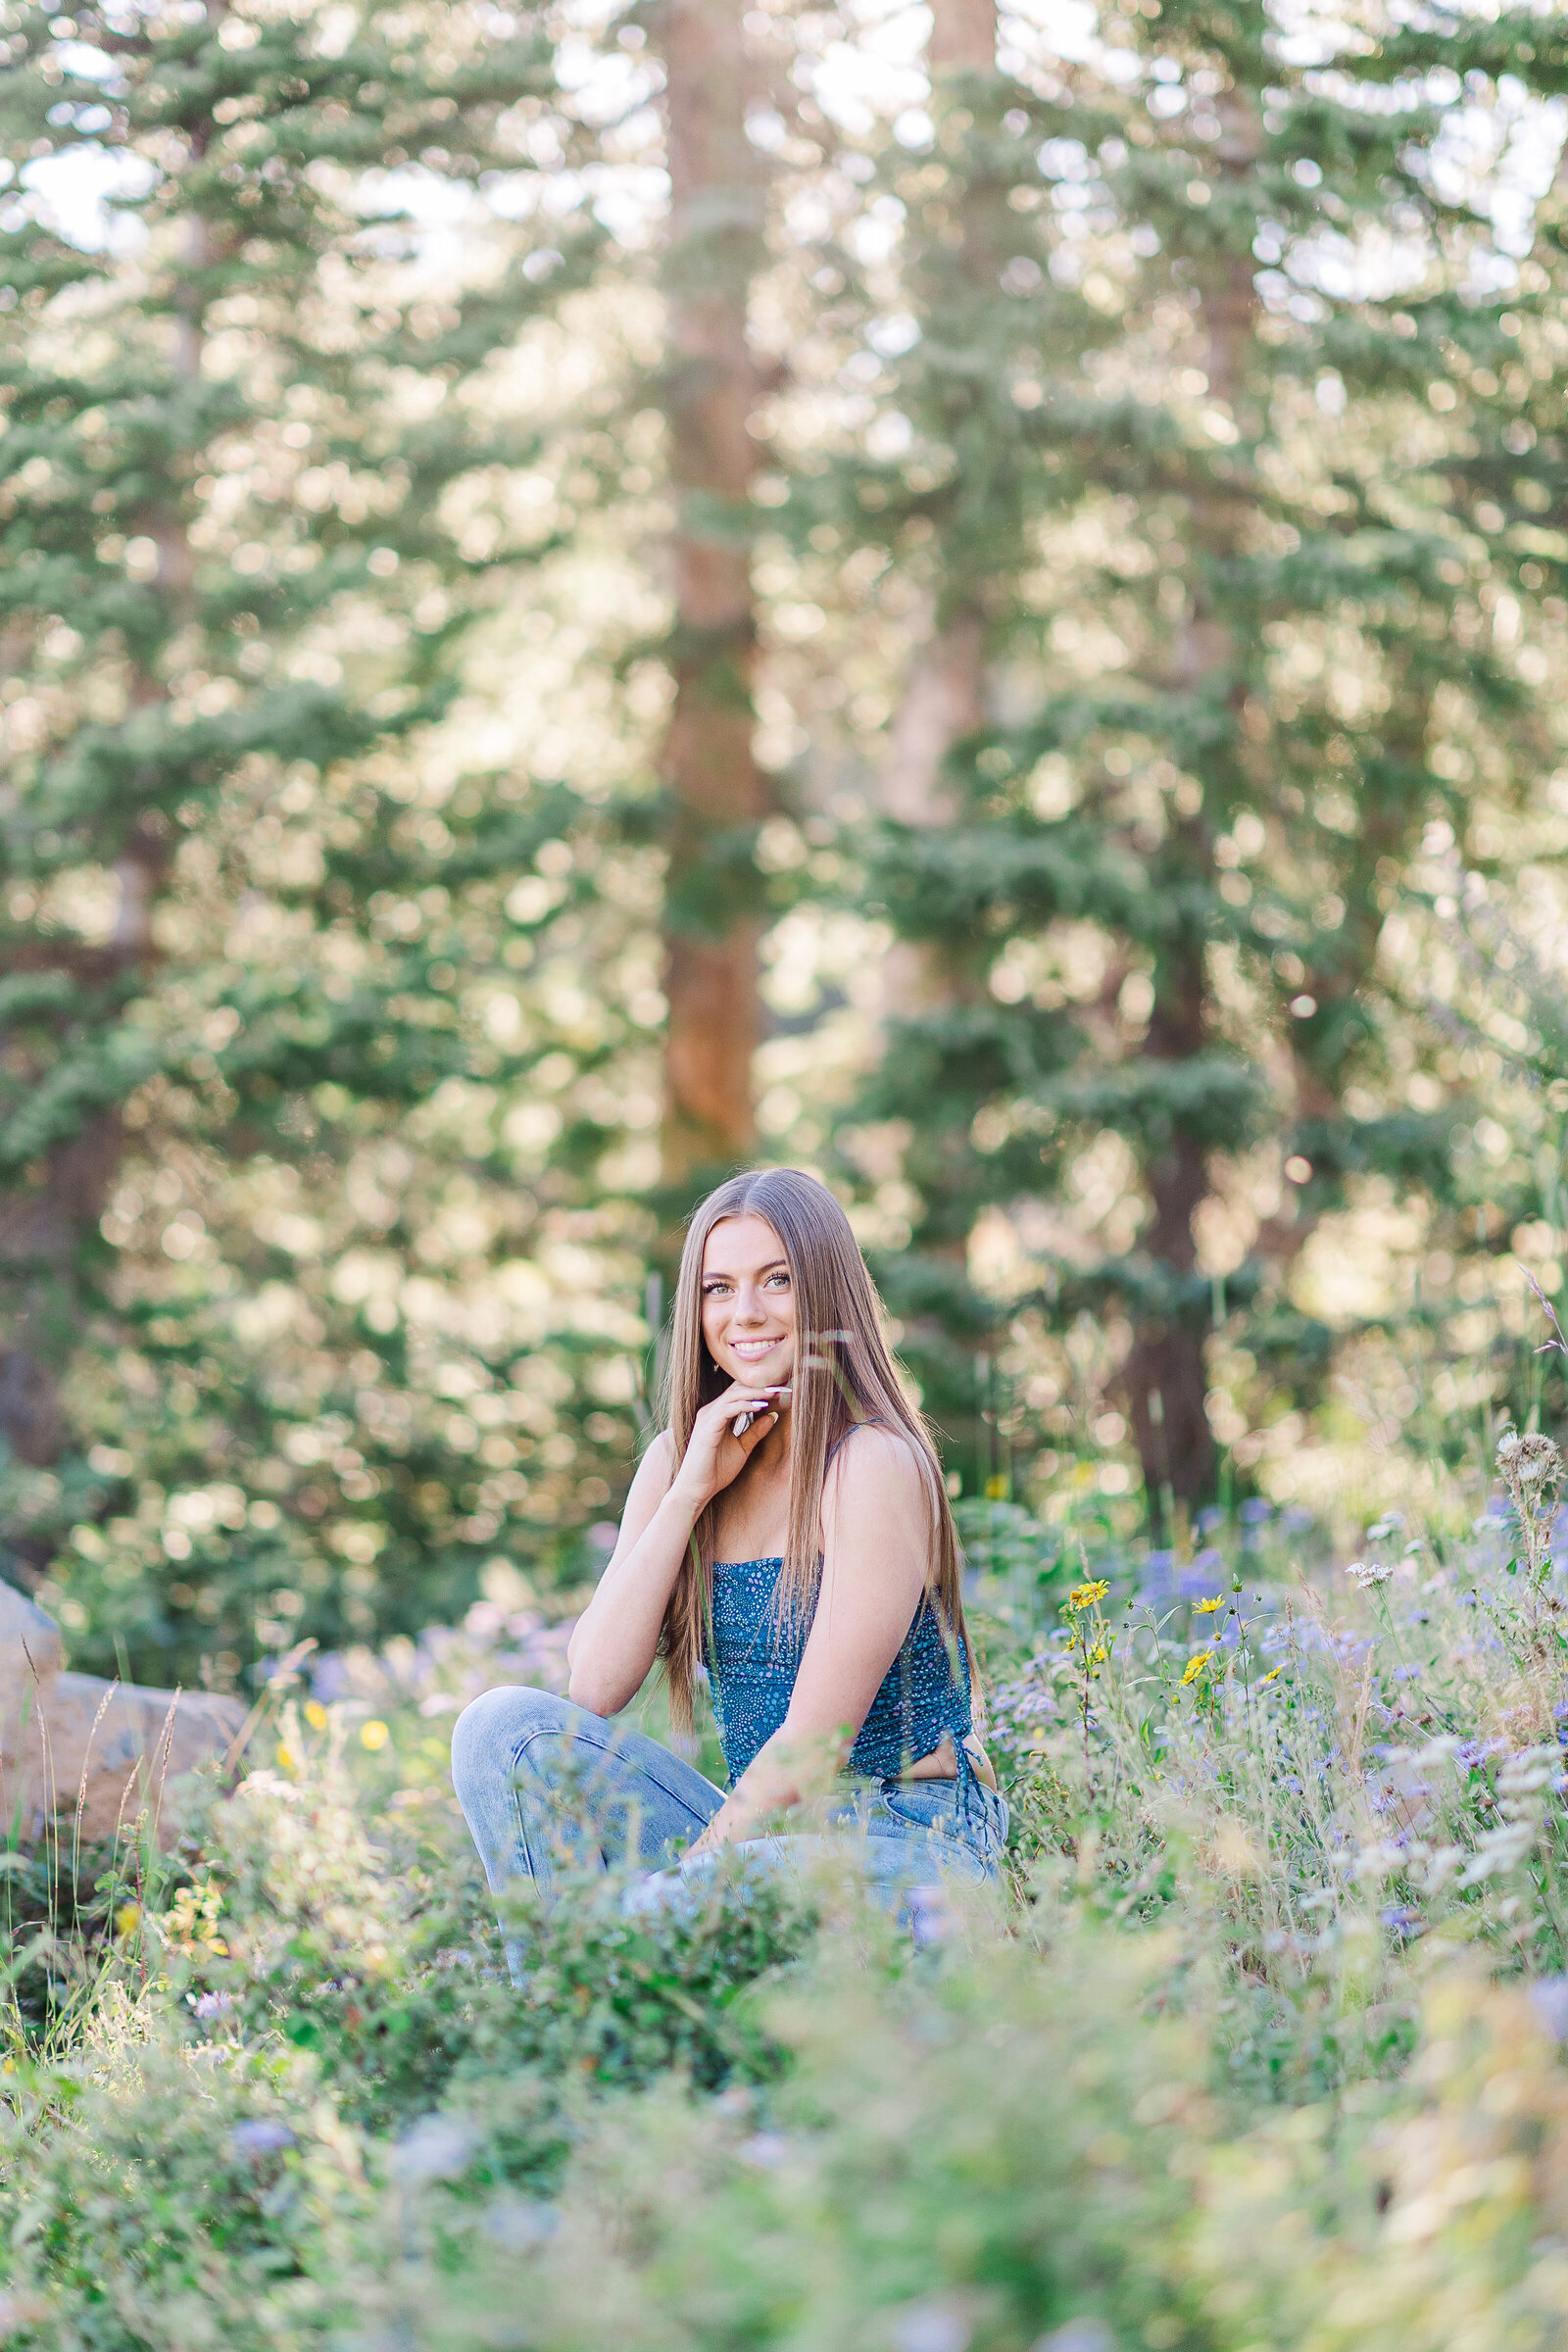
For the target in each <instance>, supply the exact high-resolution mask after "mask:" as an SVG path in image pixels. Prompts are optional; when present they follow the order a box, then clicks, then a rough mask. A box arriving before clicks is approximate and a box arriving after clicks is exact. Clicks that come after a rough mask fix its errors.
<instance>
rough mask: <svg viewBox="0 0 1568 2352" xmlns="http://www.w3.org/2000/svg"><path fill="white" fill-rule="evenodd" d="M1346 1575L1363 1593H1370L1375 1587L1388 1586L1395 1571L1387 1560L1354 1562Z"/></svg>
mask: <svg viewBox="0 0 1568 2352" xmlns="http://www.w3.org/2000/svg"><path fill="white" fill-rule="evenodd" d="M1345 1573H1346V1575H1347V1576H1348V1578H1349V1579H1350V1581H1351V1583H1352V1584H1357V1585H1359V1586H1360V1588H1361V1590H1362V1592H1363V1593H1370V1592H1371V1591H1372V1589H1373V1588H1374V1586H1377V1585H1386V1584H1387V1583H1388V1581H1389V1579H1390V1577H1391V1576H1392V1575H1393V1574H1394V1570H1393V1569H1392V1568H1391V1567H1390V1565H1389V1563H1388V1561H1387V1560H1352V1561H1351V1562H1350V1564H1349V1566H1348V1568H1347V1570H1346V1571H1345Z"/></svg>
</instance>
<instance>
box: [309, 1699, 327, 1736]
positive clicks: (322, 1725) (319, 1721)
mask: <svg viewBox="0 0 1568 2352" xmlns="http://www.w3.org/2000/svg"><path fill="white" fill-rule="evenodd" d="M305 1720H306V1722H307V1723H308V1724H309V1725H310V1727H311V1729H312V1731H313V1732H324V1731H325V1729H326V1709H325V1708H324V1707H323V1706H322V1704H321V1702H320V1700H319V1698H308V1699H307V1700H306V1701H305Z"/></svg>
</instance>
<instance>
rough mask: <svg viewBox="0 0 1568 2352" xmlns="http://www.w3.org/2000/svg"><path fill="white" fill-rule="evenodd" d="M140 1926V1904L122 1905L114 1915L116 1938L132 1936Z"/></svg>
mask: <svg viewBox="0 0 1568 2352" xmlns="http://www.w3.org/2000/svg"><path fill="white" fill-rule="evenodd" d="M140 1926H141V1905H140V1903H122V1904H121V1906H120V1908H119V1910H118V1911H117V1912H116V1913H115V1934H116V1935H117V1936H134V1935H135V1933H136V1930H137V1929H138V1928H139V1927H140Z"/></svg>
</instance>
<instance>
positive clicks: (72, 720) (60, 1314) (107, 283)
mask: <svg viewBox="0 0 1568 2352" xmlns="http://www.w3.org/2000/svg"><path fill="white" fill-rule="evenodd" d="M0 26H3V29H4V33H5V42H6V46H5V56H4V65H3V69H0V142H3V146H0V152H3V155H4V157H5V159H7V160H6V161H5V162H4V163H0V417H3V426H4V429H3V432H0V710H3V717H0V734H3V742H4V759H3V763H0V1547H3V1558H0V1573H3V1574H4V1575H5V1576H7V1577H8V1578H10V1579H11V1581H13V1582H14V1583H17V1584H19V1585H21V1586H23V1587H24V1588H25V1589H26V1590H28V1591H30V1592H33V1593H36V1594H37V1596H38V1597H39V1598H40V1599H41V1600H42V1601H43V1603H44V1605H45V1606H46V1607H48V1608H49V1609H50V1610H51V1611H53V1612H54V1614H55V1615H56V1616H57V1617H58V1618H59V1619H60V1620H61V1622H62V1624H63V1626H64V1628H65V1630H66V1635H67V1640H68V1642H69V1644H70V1648H71V1651H72V1654H73V1662H74V1663H77V1664H79V1665H83V1666H90V1667H92V1668H94V1669H95V1670H98V1671H104V1672H113V1671H115V1670H116V1668H117V1666H118V1667H119V1668H120V1669H121V1670H123V1671H129V1672H130V1673H132V1674H134V1675H135V1676H137V1677H138V1678H140V1679H142V1680H146V1681H161V1682H167V1681H171V1680H172V1679H174V1678H175V1677H178V1678H181V1679H183V1680H184V1681H186V1682H197V1681H203V1682H207V1683H209V1684H211V1685H213V1686H215V1687H218V1688H230V1687H234V1686H236V1685H238V1686H240V1687H242V1688H244V1687H248V1685H249V1684H250V1682H251V1681H252V1679H253V1677H254V1676H255V1674H256V1672H257V1668H258V1664H259V1662H264V1661H266V1660H267V1659H268V1658H270V1657H272V1656H275V1655H276V1654H277V1653H279V1652H283V1651H287V1650H288V1649H289V1648H290V1647H292V1646H293V1645H295V1644H296V1643H298V1642H301V1641H304V1640H313V1639H314V1640H315V1641H316V1642H318V1643H319V1644H320V1646H321V1649H322V1650H323V1651H329V1650H334V1649H342V1648H344V1647H345V1646H352V1645H355V1644H373V1643H383V1642H386V1641H387V1640H388V1639H389V1638H396V1637H398V1636H400V1635H405V1634H408V1633H412V1632H416V1631H417V1630H418V1629H420V1628H422V1627H425V1626H427V1625H430V1624H432V1623H438V1622H446V1623H449V1624H450V1623H453V1622H455V1621H456V1619H457V1618H458V1617H459V1616H461V1615H462V1614H463V1613H464V1612H465V1611H466V1610H469V1609H470V1608H471V1606H472V1605H473V1604H474V1603H475V1602H478V1603H480V1605H481V1607H488V1608H490V1609H492V1610H493V1611H495V1612H497V1613H498V1615H499V1613H501V1612H505V1611H507V1610H512V1611H516V1610H517V1609H519V1608H520V1607H522V1606H524V1605H525V1604H526V1605H529V1606H532V1605H534V1604H536V1603H537V1604H540V1605H542V1606H543V1607H544V1608H545V1610H546V1613H547V1614H549V1613H552V1612H555V1613H559V1612H560V1611H562V1610H564V1609H566V1608H568V1607H569V1606H570V1603H571V1596H572V1594H573V1593H574V1592H576V1591H578V1590H580V1588H581V1586H582V1584H583V1583H584V1581H585V1580H587V1579H590V1578H591V1577H592V1576H593V1575H594V1574H595V1573H596V1572H597V1568H598V1566H599V1565H600V1564H601V1562H602V1560H603V1558H604V1556H605V1552H606V1549H607V1547H608V1545H609V1544H610V1542H611V1541H613V1521H614V1517H615V1513H616V1511H617V1508H618V1505H619V1502H620V1499H621V1496H622V1495H623V1493H624V1490H625V1487H626V1484H627V1482H628V1479H629V1476H630V1473H631V1470H632V1468H633V1466H634V1462H635V1459H636V1455H637V1451H638V1447H639V1445H640V1444H641V1442H642V1440H643V1438H644V1436H645V1434H646V1432H647V1430H648V1428H649V1425H650V1414H651V1412H652V1410H653V1403H652V1391H653V1386H654V1383H655V1379H656V1374H657V1359H658V1354H659V1332H660V1326H661V1322H662V1313H663V1303H664V1301H665V1299H666V1298H667V1296H668V1287H669V1281H670V1276H671V1271H672V1266H673V1261H674V1257H675V1255H676V1253H677V1252H678V1245H679V1231H680V1222H681V1218H682V1216H683V1215H684V1213H685V1211H686V1209H687V1208H688V1207H689V1206H690V1204H691V1202H692V1201H693V1200H694V1199H695V1198H696V1197H697V1196H698V1194H699V1193H700V1192H701V1191H703V1190H704V1189H705V1188H706V1187H707V1186H708V1185H709V1184H710V1183H711V1182H712V1181H714V1180H715V1179H716V1178H717V1177H718V1176H720V1175H722V1174H724V1173H726V1172H727V1171H729V1170H730V1169H731V1168H733V1167H734V1166H736V1165H738V1164H744V1163H747V1162H750V1161H752V1160H757V1159H760V1160H768V1161H779V1160H786V1161H789V1162H791V1163H794V1164H798V1165H801V1166H805V1167H809V1168H810V1169H812V1170H814V1171H815V1172H817V1173H818V1174H819V1175H821V1176H822V1177H823V1178H824V1179H825V1180H826V1181H827V1182H828V1183H830V1184H831V1185H832V1186H833V1187H834V1188H835V1190H836V1191H837V1192H838V1193H839V1195H840V1197H841V1198H842V1199H843V1201H845V1203H846V1205H847V1206H848V1208H849V1210H850V1213H851V1215H852V1217H853V1218H854V1221H855V1225H856V1229H857V1232H858V1235H859V1237H860V1239H861V1241H862V1244H863V1246H864V1248H865V1250H866V1251H867V1253H868V1255H869V1257H870V1259H871V1261H872V1264H873V1266H874V1268H875V1270H876V1272H877V1275H878V1278H879V1280H880V1282H881V1283H882V1285H883V1289H884V1293H885V1296H886V1298H887V1299H888V1302H889V1307H890V1311H891V1313H892V1315H893V1317H894V1319H895V1337H896V1340H897V1343H898V1346H899V1348H900V1350H901V1352H902V1354H903V1357H904V1360H905V1362H906V1364H907V1367H908V1369H909V1372H910V1374H911V1377H912V1379H913V1380H914V1381H915V1383H916V1384H917V1385H918V1388H919V1391H920V1394H921V1397H922V1399H923V1402H924V1405H925V1408H926V1410H927V1411H928V1412H929V1413H930V1414H931V1415H932V1416H933V1418H934V1420H935V1421H936V1423H937V1425H938V1427H939V1429H940V1431H941V1433H942V1437H943V1441H944V1446H945V1449H946V1459H947V1462H948V1466H949V1473H950V1485H951V1486H952V1488H953V1491H954V1493H955V1495H956V1496H958V1497H959V1499H960V1502H961V1504H962V1507H963V1513H964V1517H965V1524H966V1526H967V1528H968V1531H969V1533H970V1537H971V1540H972V1542H973V1543H974V1544H976V1545H977V1546H982V1547H983V1546H984V1545H986V1544H990V1545H991V1547H992V1553H991V1557H992V1565H994V1566H995V1565H998V1564H1000V1565H1002V1566H1003V1567H1005V1558H1006V1545H1007V1544H1008V1543H1009V1542H1010V1541H1012V1540H1013V1538H1014V1537H1017V1536H1019V1532H1020V1531H1022V1530H1033V1531H1034V1534H1033V1536H1032V1537H1031V1543H1033V1544H1034V1545H1035V1549H1034V1550H1033V1551H1032V1552H1031V1555H1030V1556H1031V1558H1036V1557H1038V1556H1039V1549H1038V1537H1039V1534H1040V1531H1045V1533H1046V1535H1047V1536H1048V1537H1050V1538H1052V1541H1053V1542H1054V1544H1055V1545H1056V1550H1055V1553H1054V1556H1056V1557H1058V1558H1059V1559H1060V1560H1061V1561H1062V1562H1063V1563H1064V1564H1065V1566H1066V1567H1067V1568H1068V1569H1069V1570H1071V1569H1073V1568H1074V1564H1075V1561H1076V1560H1077V1559H1078V1558H1080V1557H1081V1556H1082V1555H1081V1554H1080V1553H1077V1552H1075V1550H1074V1546H1075V1545H1076V1544H1079V1543H1080V1542H1088V1541H1090V1540H1091V1538H1092V1542H1093V1545H1094V1547H1095V1548H1096V1553H1097V1557H1098V1556H1101V1555H1102V1554H1103V1550H1104V1548H1105V1546H1107V1545H1109V1546H1120V1547H1122V1548H1123V1549H1124V1550H1126V1551H1129V1552H1131V1553H1135V1554H1137V1555H1138V1556H1139V1557H1143V1556H1145V1554H1146V1553H1148V1554H1150V1555H1152V1557H1153V1558H1154V1559H1155V1561H1156V1562H1159V1561H1164V1562H1166V1563H1167V1564H1168V1563H1169V1562H1170V1561H1171V1560H1172V1559H1174V1561H1175V1563H1176V1565H1177V1566H1178V1568H1179V1566H1180V1564H1181V1563H1182V1561H1184V1560H1190V1559H1191V1557H1192V1554H1193V1550H1194V1547H1195V1546H1196V1545H1198V1544H1201V1543H1202V1542H1204V1541H1206V1540H1207V1538H1208V1536H1209V1535H1210V1534H1211V1533H1212V1532H1213V1531H1215V1530H1216V1529H1218V1528H1219V1527H1220V1525H1221V1524H1222V1523H1224V1522H1231V1521H1240V1523H1241V1524H1242V1525H1243V1526H1245V1527H1251V1528H1254V1529H1255V1528H1258V1527H1260V1526H1262V1525H1263V1524H1264V1523H1267V1524H1268V1525H1269V1526H1271V1527H1272V1528H1274V1529H1275V1530H1277V1531H1279V1533H1278V1537H1277V1540H1278V1541H1279V1542H1281V1543H1288V1542H1296V1543H1299V1544H1306V1545H1310V1544H1312V1543H1313V1542H1321V1543H1330V1542H1333V1541H1334V1540H1336V1538H1338V1537H1341V1536H1344V1535H1345V1534H1346V1532H1347V1531H1348V1530H1350V1529H1352V1528H1354V1527H1355V1526H1357V1525H1364V1523H1365V1521H1366V1520H1367V1519H1368V1518H1370V1517H1372V1516H1373V1515H1374V1514H1375V1513H1377V1512H1381V1511H1385V1510H1387V1509H1389V1508H1390V1507H1398V1508H1411V1509H1414V1510H1416V1511H1418V1512H1420V1513H1422V1514H1423V1515H1424V1517H1425V1519H1426V1520H1427V1521H1428V1522H1429V1523H1432V1524H1439V1525H1442V1524H1447V1525H1449V1526H1452V1527H1454V1528H1456V1529H1467V1528H1468V1527H1469V1525H1470V1522H1471V1520H1472V1519H1473V1518H1474V1517H1475V1515H1476V1513H1477V1512H1479V1511H1480V1510H1481V1509H1482V1508H1483V1506H1484V1504H1485V1501H1486V1496H1487V1494H1488V1491H1489V1479H1490V1468H1489V1465H1490V1460H1491V1449H1492V1444H1493V1440H1494V1437H1495V1431H1496V1429H1497V1427H1498V1426H1499V1425H1500V1423H1501V1422H1502V1421H1503V1419H1505V1418H1507V1417H1510V1416H1511V1417H1513V1418H1515V1419H1517V1420H1518V1421H1519V1422H1520V1424H1521V1425H1525V1424H1527V1423H1529V1422H1530V1421H1531V1419H1532V1417H1534V1418H1536V1419H1537V1420H1538V1421H1542V1422H1544V1425H1545V1426H1547V1427H1548V1428H1552V1429H1556V1428H1558V1427H1559V1426H1560V1422H1561V1418H1562V1408H1563V1403H1564V1397H1563V1376H1562V1359H1561V1357H1558V1356H1551V1355H1546V1356H1543V1355H1540V1354H1538V1353H1537V1352H1536V1350H1537V1349H1538V1348H1539V1347H1540V1345H1541V1343H1542V1342H1543V1341H1544V1339H1545V1338H1546V1337H1547V1336H1548V1335H1547V1329H1546V1323H1545V1319H1544V1311H1543V1305H1542V1303H1541V1302H1540V1301H1539V1300H1538V1299H1537V1297H1536V1296H1534V1295H1533V1293H1532V1289H1531V1284H1532V1282H1534V1283H1535V1284H1537V1285H1539V1286H1540V1292H1541V1294H1542V1296H1543V1298H1544V1299H1545V1300H1546V1301H1549V1300H1551V1299H1555V1298H1557V1297H1559V1296H1560V1291H1561V1283H1562V1260H1561V1252H1562V1247H1563V1227H1564V1221H1565V1210H1564V1205H1563V1192H1562V1185H1563V1167H1564V1151H1565V1116H1568V1005H1565V990H1564V979H1565V971H1568V946H1565V937H1564V922H1563V916H1564V910H1565V897H1568V883H1565V877H1564V870H1563V863H1562V857H1563V852H1564V850H1565V848H1568V746H1565V743H1564V721H1563V704H1564V692H1563V689H1564V683H1565V671H1568V437H1565V433H1568V426H1565V417H1564V403H1563V390H1562V386H1563V373H1564V359H1565V356H1568V250H1565V242H1564V240H1565V233H1568V201H1565V200H1568V180H1565V178H1564V177H1563V175H1562V166H1561V163H1560V157H1561V151H1562V147H1563V134H1564V127H1565V122H1568V113H1565V105H1564V96H1563V93H1564V91H1565V90H1568V35H1565V33H1564V30H1563V28H1562V26H1561V25H1560V24H1559V23H1558V22H1557V20H1555V19H1554V18H1553V17H1550V16H1546V15H1542V16H1536V15H1532V14H1530V13H1528V12H1526V13H1522V14H1519V15H1514V16H1506V15H1504V16H1499V17H1497V18H1496V19H1495V21H1490V22H1488V21H1483V20H1482V19H1481V18H1480V17H1472V16H1470V15H1467V14H1461V13H1458V12H1454V13H1452V14H1447V13H1445V12H1444V11H1442V10H1441V9H1440V10H1430V9H1422V10H1415V9H1411V10H1407V11H1397V10H1396V11H1388V10H1384V9H1373V8H1371V7H1363V6H1361V5H1360V0H1345V5H1343V6H1340V7H1335V8H1332V9H1331V8H1328V7H1323V8H1316V7H1313V6H1310V5H1301V6H1299V7H1298V6H1295V5H1291V4H1289V0H1278V4H1276V5H1273V6H1269V7H1264V6H1262V5H1258V4H1257V0H1245V4H1244V0H1203V4H1201V5H1200V4H1198V0H1124V4H1123V5H1121V6H1120V7H1117V6H1110V5H1106V6H1104V7H1102V8H1099V9H1097V8H1095V7H1094V6H1091V5H1089V4H1088V0H1018V4H1017V5H1016V6H1013V5H1004V6H1001V7H999V6H997V5H995V4H994V0H934V4H933V5H932V6H930V7H911V6H907V5H905V4H904V0H854V4H851V5H846V6H845V7H843V8H841V9H834V8H831V7H807V6H799V7H796V6H789V5H785V4H783V0H778V4H776V5H767V6H761V5H758V6H753V7H751V8H750V9H747V10H746V11H745V12H744V13H741V12H740V11H739V10H738V9H736V8H732V7H731V6H730V5H728V0H662V5H659V6H644V5H632V6H629V7H616V6H613V5H607V4H602V0H578V4H574V5H567V6H564V7H561V8H544V7H541V8H538V9H532V8H529V7H526V6H521V7H518V8H515V9H511V8H503V7H500V6H491V5H488V4H476V5H469V4H467V0H460V4H458V5H454V6H439V7H435V6H425V5H418V4H415V0H411V4H409V5H402V6H392V5H388V6H379V5H367V6H354V5H348V4H346V0H321V4H320V5H310V4H309V0H299V5H297V6H293V7H290V6H287V5H283V4H281V0H279V4H276V5H274V4H272V0H245V4H244V5H243V6H241V5H235V6H229V7H225V6H223V5H221V0H182V4H181V5H176V6H173V7H167V8H160V7H154V6H145V7H144V6H140V5H137V4H136V0H123V5H121V4H120V0H110V4H108V5H103V6H89V7H84V8H81V9H78V10H76V11H75V12H74V13H73V14H69V15H52V14H51V13H50V12H49V11H48V10H47V9H44V8H38V7H33V6H28V5H15V4H14V5H11V6H9V7H7V8H6V9H5V10H4V11H3V13H0ZM1052 1531H1054V1536H1053V1534H1052ZM1086 1531H1087V1533H1086ZM1273 1540H1275V1539H1271V1541H1273ZM1048 1548H1049V1546H1048Z"/></svg>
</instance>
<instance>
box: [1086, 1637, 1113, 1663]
mask: <svg viewBox="0 0 1568 2352" xmlns="http://www.w3.org/2000/svg"><path fill="white" fill-rule="evenodd" d="M1085 1654H1086V1656H1087V1658H1088V1660H1089V1663H1090V1665H1091V1666H1103V1664H1104V1662H1105V1659H1106V1658H1107V1657H1108V1656H1109V1654H1110V1653H1109V1651H1108V1650H1107V1649H1106V1647H1105V1644H1104V1642H1096V1643H1095V1646H1094V1648H1093V1649H1091V1650H1088V1651H1086V1653H1085Z"/></svg>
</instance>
